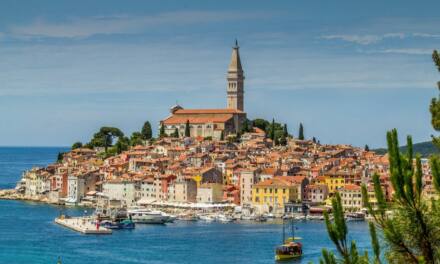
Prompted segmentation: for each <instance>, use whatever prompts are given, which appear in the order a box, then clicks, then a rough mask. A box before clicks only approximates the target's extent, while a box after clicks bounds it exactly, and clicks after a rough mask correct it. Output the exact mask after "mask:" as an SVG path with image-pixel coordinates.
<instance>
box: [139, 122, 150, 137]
mask: <svg viewBox="0 0 440 264" xmlns="http://www.w3.org/2000/svg"><path fill="white" fill-rule="evenodd" d="M141 135H142V139H143V140H150V139H151V138H152V137H153V131H152V130H151V124H150V122H149V121H147V122H145V123H144V125H143V126H142V130H141Z"/></svg>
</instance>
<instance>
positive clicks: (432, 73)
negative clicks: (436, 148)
mask: <svg viewBox="0 0 440 264" xmlns="http://www.w3.org/2000/svg"><path fill="white" fill-rule="evenodd" d="M439 8H440V2H439V1H423V2H419V1H406V0H398V1H397V0H388V1H375V0H374V1H372V0H370V1H352V0H351V1H325V0H322V1H301V0H296V1H291V0H288V1H259V0H252V1H225V0H223V1H206V0H203V1H184V0H176V1H169V0H161V1H113V0H104V1H90V0H76V1H61V0H39V1H17V0H2V1H1V2H0V146H70V145H71V144H72V143H73V142H75V141H83V142H87V141H88V140H90V137H91V136H92V135H93V133H94V132H96V131H97V130H98V129H99V128H100V127H101V126H116V127H118V128H120V129H122V130H123V131H124V132H125V133H126V134H127V135H130V134H131V133H132V132H133V131H138V130H140V128H141V126H142V124H143V122H145V121H146V120H149V121H150V122H151V123H152V125H153V128H154V129H155V130H156V131H155V132H157V129H158V123H159V121H160V120H161V119H163V118H165V117H167V116H168V114H169V108H170V107H171V106H172V105H174V104H176V102H177V103H178V104H180V105H181V106H183V107H184V108H222V107H225V106H226V71H227V66H228V63H229V60H230V56H231V47H232V46H233V44H234V41H235V39H238V43H239V45H240V54H241V60H242V64H243V68H244V71H245V76H246V80H245V111H246V112H247V113H248V118H250V119H254V118H266V119H269V120H271V119H272V118H275V120H276V121H278V122H281V123H286V124H287V125H288V128H289V132H290V133H292V134H293V135H297V133H298V126H299V123H300V122H302V123H303V124H304V128H305V134H306V137H312V136H314V137H316V138H317V139H319V140H320V141H321V142H322V143H329V144H336V143H344V144H353V145H355V146H364V145H365V144H368V145H369V146H370V148H372V147H383V146H385V145H386V143H385V135H386V131H387V130H390V129H392V128H397V129H398V131H399V134H400V135H401V136H402V138H403V136H406V135H412V136H413V140H414V142H421V141H426V140H429V139H430V135H431V134H434V133H435V132H434V131H433V130H432V128H431V125H430V114H429V102H430V100H431V98H432V97H436V96H437V95H438V90H437V89H436V82H437V81H438V80H439V79H440V76H439V74H438V72H437V71H436V69H435V67H434V65H433V63H432V60H431V53H432V50H434V49H438V48H440V27H439V26H438V25H440V17H439V16H438V10H439Z"/></svg>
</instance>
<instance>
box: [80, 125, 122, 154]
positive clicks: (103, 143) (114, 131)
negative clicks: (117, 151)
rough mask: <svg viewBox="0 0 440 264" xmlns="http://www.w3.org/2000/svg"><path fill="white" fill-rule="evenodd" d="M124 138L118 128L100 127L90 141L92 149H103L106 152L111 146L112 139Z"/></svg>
mask: <svg viewBox="0 0 440 264" xmlns="http://www.w3.org/2000/svg"><path fill="white" fill-rule="evenodd" d="M123 136H124V133H122V131H121V130H119V128H116V127H101V129H100V130H99V131H98V132H97V133H95V134H94V135H93V138H92V140H91V141H90V143H89V144H90V146H92V147H104V148H105V151H106V152H107V150H108V148H109V147H111V146H112V145H113V140H114V138H121V137H123Z"/></svg>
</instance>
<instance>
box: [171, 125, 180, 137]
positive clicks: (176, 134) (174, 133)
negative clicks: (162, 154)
mask: <svg viewBox="0 0 440 264" xmlns="http://www.w3.org/2000/svg"><path fill="white" fill-rule="evenodd" d="M171 136H172V137H175V138H178V137H179V130H178V129H177V127H176V129H175V130H174V132H173V134H172V135H171Z"/></svg>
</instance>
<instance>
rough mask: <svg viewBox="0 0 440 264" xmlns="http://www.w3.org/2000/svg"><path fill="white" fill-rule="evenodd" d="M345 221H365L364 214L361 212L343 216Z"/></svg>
mask: <svg viewBox="0 0 440 264" xmlns="http://www.w3.org/2000/svg"><path fill="white" fill-rule="evenodd" d="M345 219H346V220H347V221H365V214H364V213H362V212H354V213H347V214H345Z"/></svg>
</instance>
